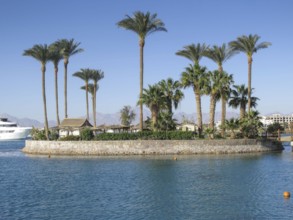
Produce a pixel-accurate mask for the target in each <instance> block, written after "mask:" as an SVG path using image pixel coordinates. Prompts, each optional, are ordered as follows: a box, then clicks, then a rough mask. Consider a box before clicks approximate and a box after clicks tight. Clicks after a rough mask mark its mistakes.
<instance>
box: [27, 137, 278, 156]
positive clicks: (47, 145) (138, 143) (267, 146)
mask: <svg viewBox="0 0 293 220" xmlns="http://www.w3.org/2000/svg"><path fill="white" fill-rule="evenodd" d="M281 150H283V147H282V145H281V144H279V143H276V142H272V141H269V140H267V141H260V140H255V139H236V140H135V141H33V140H27V141H26V143H25V147H24V148H23V149H22V151H23V152H24V153H28V154H43V155H151V154H157V155H172V154H174V155H175V154H226V153H252V152H268V151H281Z"/></svg>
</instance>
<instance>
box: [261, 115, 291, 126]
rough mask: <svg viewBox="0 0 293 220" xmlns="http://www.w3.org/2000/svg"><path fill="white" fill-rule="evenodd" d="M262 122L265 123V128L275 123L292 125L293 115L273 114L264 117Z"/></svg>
mask: <svg viewBox="0 0 293 220" xmlns="http://www.w3.org/2000/svg"><path fill="white" fill-rule="evenodd" d="M260 121H261V122H262V123H263V125H264V126H265V127H267V126H268V125H271V124H274V123H279V124H284V123H287V124H290V123H293V114H292V115H281V114H272V115H269V116H262V118H261V119H260Z"/></svg>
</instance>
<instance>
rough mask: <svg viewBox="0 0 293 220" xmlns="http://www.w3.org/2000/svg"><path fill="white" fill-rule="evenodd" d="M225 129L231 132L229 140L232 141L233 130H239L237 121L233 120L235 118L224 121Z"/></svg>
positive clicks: (233, 136)
mask: <svg viewBox="0 0 293 220" xmlns="http://www.w3.org/2000/svg"><path fill="white" fill-rule="evenodd" d="M224 125H225V127H226V128H227V129H228V130H229V131H231V133H232V134H231V138H232V139H234V138H235V136H236V135H235V130H236V129H238V128H239V126H240V121H239V119H235V118H230V120H226V121H225V124H224Z"/></svg>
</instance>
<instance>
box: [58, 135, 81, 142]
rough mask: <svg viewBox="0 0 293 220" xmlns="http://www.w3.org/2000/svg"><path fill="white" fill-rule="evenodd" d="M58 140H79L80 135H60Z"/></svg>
mask: <svg viewBox="0 0 293 220" xmlns="http://www.w3.org/2000/svg"><path fill="white" fill-rule="evenodd" d="M59 140H60V141H79V140H80V137H79V136H74V135H68V136H65V137H61V138H60V139H59Z"/></svg>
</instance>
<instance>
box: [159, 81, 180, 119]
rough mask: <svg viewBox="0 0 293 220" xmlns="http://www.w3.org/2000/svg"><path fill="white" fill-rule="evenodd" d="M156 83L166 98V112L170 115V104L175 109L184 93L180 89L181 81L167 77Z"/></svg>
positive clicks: (171, 112)
mask: <svg viewBox="0 0 293 220" xmlns="http://www.w3.org/2000/svg"><path fill="white" fill-rule="evenodd" d="M158 85H159V86H160V88H161V89H162V92H163V94H164V97H165V98H166V101H167V109H168V112H169V114H170V115H172V114H173V111H172V105H174V108H175V109H177V107H178V104H179V102H180V101H181V100H182V99H183V98H184V94H183V92H182V91H181V90H180V88H181V83H180V82H179V81H178V80H175V81H174V80H173V79H172V78H168V79H167V80H161V81H160V82H159V83H158Z"/></svg>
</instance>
